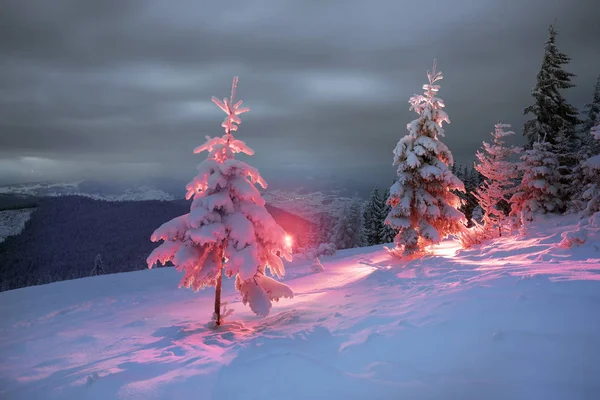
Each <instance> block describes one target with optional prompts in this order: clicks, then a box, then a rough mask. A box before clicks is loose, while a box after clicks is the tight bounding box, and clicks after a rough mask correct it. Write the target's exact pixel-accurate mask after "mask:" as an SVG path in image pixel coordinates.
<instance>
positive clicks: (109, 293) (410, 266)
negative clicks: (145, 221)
mask: <svg viewBox="0 0 600 400" xmlns="http://www.w3.org/2000/svg"><path fill="white" fill-rule="evenodd" d="M576 218H577V217H575V216H570V217H553V218H549V219H548V220H546V221H544V222H543V223H541V224H540V225H538V226H536V227H534V228H532V229H530V230H529V232H528V236H527V237H526V238H519V237H518V236H514V237H508V238H503V239H501V240H499V241H497V242H495V243H493V244H488V245H486V246H483V247H478V248H473V249H469V250H460V251H458V253H457V249H458V246H457V243H456V242H455V241H451V240H450V241H445V242H443V244H442V245H441V246H440V247H439V248H438V249H436V251H435V253H434V254H433V255H431V256H427V257H424V258H422V259H418V260H414V261H411V262H408V263H407V262H405V261H399V260H396V259H392V258H390V255H388V253H387V252H386V251H384V250H382V249H381V247H378V246H375V247H370V248H362V249H351V250H346V251H341V252H339V253H338V254H337V255H335V256H330V257H323V258H322V260H321V261H322V264H323V266H324V268H325V270H324V271H323V272H320V273H312V272H311V270H310V262H306V261H304V262H294V263H291V264H290V265H288V266H287V270H288V276H286V279H285V282H286V283H287V284H289V285H290V286H291V287H292V288H293V289H294V291H295V293H296V296H295V298H294V299H293V300H286V301H281V302H280V303H277V304H275V305H274V307H273V310H272V311H271V315H270V316H269V317H267V318H266V319H258V318H256V317H254V316H253V315H251V313H250V311H249V309H248V308H247V307H246V306H243V305H242V304H241V303H240V302H239V298H237V296H236V295H235V293H234V291H233V287H232V285H233V283H232V282H231V281H228V282H227V284H226V287H225V294H226V296H225V298H226V300H227V301H228V302H229V306H230V308H233V309H234V310H235V312H234V314H233V315H232V316H231V317H229V318H230V320H231V321H235V322H230V323H228V324H227V326H225V327H223V328H221V329H220V330H219V331H212V330H210V329H207V327H206V325H205V322H206V321H208V320H209V318H210V314H211V311H210V309H211V306H212V295H213V292H212V290H209V291H204V292H199V293H193V292H192V291H190V290H183V289H177V284H178V281H179V277H180V275H179V274H178V273H177V272H176V271H175V270H173V269H168V268H162V269H157V270H150V271H139V272H132V273H124V274H116V275H106V276H100V277H93V278H85V279H80V280H74V281H65V282H58V283H53V284H49V285H44V286H37V287H30V288H24V289H19V290H13V291H8V292H3V293H0V315H1V318H0V398H2V399H8V398H9V399H30V400H34V399H179V398H194V399H307V398H310V399H461V400H464V399H477V400H480V399H486V400H491V399H511V400H516V399H544V400H550V399H569V400H572V399H598V398H600V380H598V376H600V336H599V335H598V332H600V312H598V306H599V305H600V251H599V249H598V245H599V242H600V235H599V233H598V230H599V229H598V227H597V226H596V227H593V226H591V227H590V226H588V228H587V230H586V235H585V236H581V237H584V238H585V240H586V241H585V243H583V244H581V245H579V246H578V247H574V248H565V247H560V246H559V243H560V242H561V241H562V239H563V238H562V236H561V233H563V232H564V231H569V230H575V229H576V228H577V222H578V221H577V219H576ZM598 220H600V218H598Z"/></svg>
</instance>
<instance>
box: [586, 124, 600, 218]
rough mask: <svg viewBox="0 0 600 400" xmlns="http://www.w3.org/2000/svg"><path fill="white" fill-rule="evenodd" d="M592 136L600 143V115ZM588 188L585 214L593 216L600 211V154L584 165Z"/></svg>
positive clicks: (592, 130)
mask: <svg viewBox="0 0 600 400" xmlns="http://www.w3.org/2000/svg"><path fill="white" fill-rule="evenodd" d="M590 133H591V136H592V138H593V139H594V140H596V141H597V142H599V143H600V114H598V115H597V118H596V126H594V127H592V129H591V132H590ZM584 171H585V177H586V183H587V185H586V188H585V191H584V192H583V195H582V198H583V200H584V201H586V204H585V212H586V213H588V214H593V213H596V212H598V211H600V152H599V153H598V154H596V155H595V156H592V157H590V158H589V159H588V160H586V162H585V164H584Z"/></svg>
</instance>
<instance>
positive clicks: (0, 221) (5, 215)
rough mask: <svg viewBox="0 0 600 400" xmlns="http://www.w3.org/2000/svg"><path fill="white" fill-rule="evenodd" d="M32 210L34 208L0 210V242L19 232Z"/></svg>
mask: <svg viewBox="0 0 600 400" xmlns="http://www.w3.org/2000/svg"><path fill="white" fill-rule="evenodd" d="M33 211H35V209H34V208H25V209H21V210H5V211H0V243H2V242H3V241H4V240H5V239H6V238H7V237H9V236H13V235H18V234H19V233H21V231H22V230H23V228H25V223H26V222H27V221H28V220H29V217H31V213H32V212H33Z"/></svg>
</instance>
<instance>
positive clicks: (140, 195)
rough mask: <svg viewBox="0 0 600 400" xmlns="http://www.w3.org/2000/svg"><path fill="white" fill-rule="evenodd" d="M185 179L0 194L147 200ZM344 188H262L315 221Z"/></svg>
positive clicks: (176, 190)
mask: <svg viewBox="0 0 600 400" xmlns="http://www.w3.org/2000/svg"><path fill="white" fill-rule="evenodd" d="M185 185H186V182H183V181H178V180H176V179H157V180H146V181H141V182H106V181H101V180H91V179H88V180H82V181H74V182H63V183H60V182H34V183H21V184H12V185H3V186H0V196H2V195H18V196H34V197H57V196H71V195H75V196H84V197H89V198H92V199H95V200H108V201H147V200H165V201H170V200H177V199H183V197H184V195H185ZM344 192H346V191H344V190H341V189H340V190H335V189H329V190H322V191H310V190H309V189H307V188H296V189H290V190H278V189H274V190H273V189H269V190H266V191H263V197H264V198H265V200H266V201H267V203H268V204H270V205H273V206H275V207H277V208H280V209H282V210H285V211H288V212H290V213H293V214H296V215H298V216H300V217H303V218H305V219H307V220H310V221H312V222H316V220H317V219H318V216H319V214H321V213H327V214H330V215H332V216H337V215H338V214H339V213H340V212H341V211H342V210H343V208H344V204H347V203H348V202H349V201H350V200H351V198H350V197H349V196H348V195H347V194H346V193H344Z"/></svg>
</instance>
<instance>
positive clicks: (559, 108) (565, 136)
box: [523, 25, 580, 151]
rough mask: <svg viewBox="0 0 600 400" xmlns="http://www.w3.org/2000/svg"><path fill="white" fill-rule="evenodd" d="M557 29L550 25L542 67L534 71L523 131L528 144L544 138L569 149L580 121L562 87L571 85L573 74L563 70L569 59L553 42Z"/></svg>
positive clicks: (574, 143)
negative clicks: (528, 116)
mask: <svg viewBox="0 0 600 400" xmlns="http://www.w3.org/2000/svg"><path fill="white" fill-rule="evenodd" d="M556 36H557V31H556V29H555V28H554V26H553V25H550V28H549V37H548V40H547V41H546V47H545V51H544V58H543V60H542V67H541V69H540V72H539V73H538V75H537V83H536V85H535V87H534V88H533V91H532V92H531V95H532V96H533V98H534V102H533V104H532V105H530V106H528V107H527V108H525V110H524V114H525V115H527V114H533V118H532V119H530V120H529V121H527V122H526V123H525V126H524V129H523V135H525V136H526V138H527V140H528V143H529V147H531V146H532V145H533V143H534V142H537V141H546V142H548V143H550V144H552V145H559V146H562V147H563V149H562V150H561V151H566V150H568V151H572V150H574V148H575V146H576V139H577V138H576V128H577V125H578V124H579V122H580V121H579V119H578V118H577V109H575V107H573V106H572V105H571V104H569V103H568V102H567V100H566V99H565V98H564V97H563V95H562V93H561V90H563V89H568V88H571V87H574V86H575V85H573V84H572V83H571V78H572V77H574V76H575V75H574V74H572V73H570V72H566V71H565V70H563V66H564V65H567V64H568V63H569V62H570V61H571V59H570V58H569V57H568V56H567V55H566V54H564V53H562V52H560V51H559V50H558V47H557V46H556Z"/></svg>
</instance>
